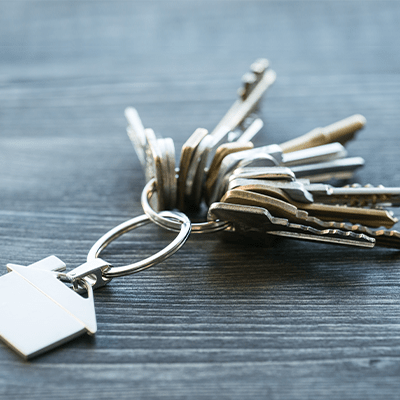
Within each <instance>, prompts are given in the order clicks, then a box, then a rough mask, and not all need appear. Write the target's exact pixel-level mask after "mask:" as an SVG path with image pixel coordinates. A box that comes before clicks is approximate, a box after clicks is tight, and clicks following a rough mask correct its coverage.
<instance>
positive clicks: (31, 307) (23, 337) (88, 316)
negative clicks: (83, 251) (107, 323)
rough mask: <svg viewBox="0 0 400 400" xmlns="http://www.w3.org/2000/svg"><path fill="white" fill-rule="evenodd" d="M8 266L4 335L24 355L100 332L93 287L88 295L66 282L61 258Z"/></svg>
mask: <svg viewBox="0 0 400 400" xmlns="http://www.w3.org/2000/svg"><path fill="white" fill-rule="evenodd" d="M7 268H8V271H9V272H8V274H6V275H4V276H2V277H0V304H1V305H2V307H1V308H0V337H1V339H2V340H3V341H4V342H5V343H6V344H8V345H9V346H10V347H12V348H13V349H14V350H15V351H16V352H17V353H19V354H20V355H21V356H22V357H24V358H31V357H34V356H36V355H38V354H40V353H42V352H45V351H47V350H49V349H51V348H53V347H56V346H58V345H60V344H62V343H65V342H67V341H69V340H71V339H73V338H75V337H77V336H79V335H81V334H82V333H84V332H88V333H89V334H94V333H95V332H96V330H97V323H96V314H95V310H94V302H93V295H92V294H93V291H92V287H91V286H90V285H88V287H87V290H88V298H84V297H82V296H80V295H79V294H78V293H76V292H75V291H73V290H71V289H70V288H69V287H68V286H66V285H65V284H64V283H62V282H61V281H60V280H59V279H58V278H57V274H56V273H55V272H59V271H63V270H64V269H65V264H64V263H63V262H62V261H61V260H60V259H58V258H57V257H55V256H50V257H47V258H45V259H43V260H41V261H38V262H36V263H34V264H32V265H30V266H28V267H24V266H21V265H14V264H9V265H7Z"/></svg>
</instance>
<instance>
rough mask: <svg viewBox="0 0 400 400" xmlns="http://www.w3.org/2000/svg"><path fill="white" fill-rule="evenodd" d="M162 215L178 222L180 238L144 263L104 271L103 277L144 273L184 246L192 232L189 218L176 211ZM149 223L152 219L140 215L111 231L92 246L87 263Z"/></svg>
mask: <svg viewBox="0 0 400 400" xmlns="http://www.w3.org/2000/svg"><path fill="white" fill-rule="evenodd" d="M160 214H161V215H162V217H165V218H169V219H171V220H174V221H176V224H178V225H179V227H180V229H179V234H178V236H177V237H176V238H175V239H174V240H173V241H172V242H171V243H170V244H169V245H168V246H167V247H165V248H164V249H163V250H161V251H159V252H158V253H156V254H154V255H152V256H150V257H148V258H145V259H144V260H142V261H139V262H136V263H133V264H129V265H126V266H123V267H111V268H109V269H107V270H105V271H103V276H104V277H105V278H115V277H117V276H124V275H130V274H134V273H136V272H140V271H143V270H144V269H146V268H149V267H151V266H153V265H155V264H158V263H160V262H162V261H164V260H165V259H167V258H168V257H170V256H172V254H174V253H175V252H176V251H178V250H179V249H180V248H181V247H182V246H183V244H184V243H185V242H186V240H187V239H188V237H189V235H190V231H191V226H190V220H189V218H188V217H187V216H186V215H185V214H182V213H180V212H174V211H163V212H162V213H160ZM149 222H151V220H150V218H149V217H148V216H147V215H145V214H144V215H140V216H139V217H136V218H132V219H130V220H128V221H125V222H123V223H122V224H120V225H118V226H116V227H115V228H113V229H111V230H110V231H108V232H107V233H106V234H105V235H103V236H102V237H101V238H100V239H99V240H98V241H97V242H96V243H95V244H94V245H93V246H92V248H91V249H90V251H89V253H88V256H87V261H92V260H94V259H95V258H97V257H99V255H100V253H101V252H102V251H103V250H104V249H105V248H106V247H107V246H108V245H109V244H110V243H111V242H113V241H114V240H115V239H117V238H118V237H120V236H121V235H123V234H124V233H126V232H129V231H131V230H132V229H135V228H139V227H140V226H143V225H146V224H148V223H149Z"/></svg>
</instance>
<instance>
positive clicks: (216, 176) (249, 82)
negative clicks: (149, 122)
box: [125, 60, 400, 249]
mask: <svg viewBox="0 0 400 400" xmlns="http://www.w3.org/2000/svg"><path fill="white" fill-rule="evenodd" d="M274 80H275V73H274V72H273V71H271V70H270V69H268V62H267V61H266V60H258V61H256V62H255V63H254V64H252V66H251V72H250V73H248V74H245V75H244V77H243V81H244V85H243V87H242V88H241V89H240V90H239V99H238V100H237V101H236V102H235V103H234V104H233V106H232V107H231V109H230V110H229V111H228V113H227V114H226V115H225V116H224V117H223V118H222V120H221V121H220V122H219V123H218V125H217V127H216V128H215V129H214V130H213V131H212V132H211V133H210V134H208V131H207V130H206V129H202V128H199V129H197V130H196V131H195V132H194V133H193V135H192V136H190V138H189V139H188V140H187V141H186V143H185V144H184V145H183V147H182V151H181V156H180V163H179V169H176V170H175V163H174V160H175V157H174V146H173V141H172V139H171V138H168V139H164V138H159V139H157V138H156V137H155V134H154V132H153V131H152V130H151V129H145V128H144V127H143V124H142V122H141V120H140V117H139V114H138V113H137V111H136V110H135V109H133V108H127V109H126V110H125V116H126V118H127V120H128V124H129V125H128V128H127V132H128V135H129V137H130V138H131V140H132V143H133V145H134V147H135V150H136V153H137V154H138V156H139V159H140V160H141V162H142V165H143V168H144V169H145V171H146V178H147V181H148V184H147V185H146V186H145V188H144V190H143V193H142V206H143V209H144V211H145V213H146V214H147V215H148V216H149V217H150V218H151V219H152V220H153V221H154V222H155V223H157V224H159V225H161V226H163V227H165V228H167V229H170V230H173V231H176V230H177V228H178V226H177V225H176V224H175V223H173V222H171V221H168V219H166V218H162V217H160V216H159V215H158V213H157V211H156V210H154V207H152V206H151V203H150V199H151V198H152V196H153V195H154V193H157V205H156V207H155V208H156V209H157V210H163V209H165V208H171V209H174V208H177V209H179V210H180V211H182V212H192V211H195V210H197V209H199V208H200V206H201V204H202V203H206V204H207V205H208V207H209V208H208V215H207V217H208V222H206V223H194V224H192V231H193V232H194V233H196V232H197V233H207V232H215V231H218V230H225V231H227V232H233V233H236V234H242V235H252V236H253V237H259V238H264V237H270V236H282V237H287V238H293V239H302V240H309V241H316V242H325V243H332V244H343V245H348V246H356V247H364V248H372V247H374V246H375V245H376V246H382V247H388V248H396V249H398V248H400V233H399V232H397V231H395V230H390V228H392V227H393V225H394V224H395V223H396V222H397V219H396V218H394V216H393V214H392V213H391V212H390V211H388V210H386V209H384V208H383V207H384V206H390V207H393V206H398V205H400V197H399V196H400V188H385V187H381V186H378V187H372V186H370V185H367V186H366V187H360V186H359V185H353V186H351V187H343V188H336V187H333V186H331V185H329V184H327V183H326V182H329V181H330V180H332V179H334V178H335V179H348V178H351V177H352V175H353V174H354V172H355V170H356V169H358V168H360V167H362V166H363V165H364V160H363V159H362V158H361V157H347V151H346V149H345V147H344V144H345V143H346V142H347V141H349V140H351V139H352V138H353V137H354V135H355V133H356V132H357V131H358V130H360V129H362V128H363V127H364V125H365V118H364V117H363V116H361V115H353V116H351V117H348V118H346V119H344V120H341V121H338V122H336V123H334V124H332V125H329V126H327V127H324V128H315V129H314V130H312V131H311V132H309V133H307V134H305V135H302V136H300V137H298V138H295V139H293V140H290V141H288V142H285V143H282V144H280V145H276V144H274V145H267V146H262V147H258V148H254V145H253V143H252V142H251V139H252V138H253V137H254V135H255V134H256V133H257V132H258V131H259V130H260V129H261V128H262V126H263V123H262V120H261V119H260V118H259V117H258V115H257V114H258V110H259V108H260V107H259V102H260V101H261V98H262V95H263V93H264V92H265V90H266V89H267V88H268V87H269V86H270V85H271V84H272V83H273V81H274ZM167 142H168V146H166V145H165V144H166V143H167ZM382 227H383V228H384V229H382ZM377 228H381V229H377Z"/></svg>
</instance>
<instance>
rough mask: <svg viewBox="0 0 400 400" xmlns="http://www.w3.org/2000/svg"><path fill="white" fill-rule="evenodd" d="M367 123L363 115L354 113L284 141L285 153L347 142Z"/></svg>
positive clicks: (282, 145) (283, 148)
mask: <svg viewBox="0 0 400 400" xmlns="http://www.w3.org/2000/svg"><path fill="white" fill-rule="evenodd" d="M365 123H366V119H365V117H363V116H362V115H360V114H356V115H352V116H350V117H348V118H345V119H343V120H341V121H338V122H335V123H333V124H331V125H328V126H326V127H324V128H315V129H313V130H312V131H310V132H308V133H306V134H305V135H302V136H300V137H297V138H295V139H292V140H289V141H287V142H285V143H282V144H281V147H282V150H283V152H284V153H290V152H292V151H297V150H303V149H307V148H310V147H315V146H320V145H323V144H328V143H332V142H339V143H341V144H345V143H346V142H348V141H349V140H351V139H352V138H353V137H354V135H355V133H356V132H357V131H359V130H360V129H362V128H363V127H364V126H365Z"/></svg>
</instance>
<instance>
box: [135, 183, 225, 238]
mask: <svg viewBox="0 0 400 400" xmlns="http://www.w3.org/2000/svg"><path fill="white" fill-rule="evenodd" d="M155 192H156V181H155V179H154V178H153V179H151V180H150V181H149V182H148V183H147V184H146V186H145V187H144V189H143V192H142V196H141V202H142V208H143V211H144V212H145V214H146V215H147V216H148V217H149V218H150V219H151V220H152V221H153V222H154V223H155V224H157V225H159V226H161V227H163V228H165V229H168V230H169V231H172V232H179V230H180V225H179V223H177V222H175V221H173V220H171V219H170V218H165V217H164V215H163V212H164V211H163V212H160V213H157V212H155V211H154V210H153V209H152V208H151V206H150V202H149V200H150V199H151V196H153V194H154V193H155ZM228 226H229V223H228V222H225V221H207V222H198V223H192V232H193V233H212V232H218V231H222V230H224V229H226V228H227V227H228Z"/></svg>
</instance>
